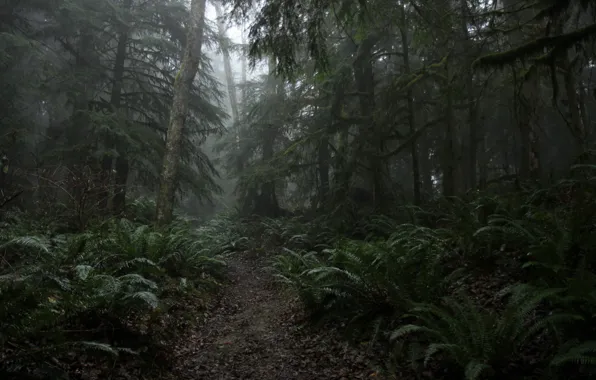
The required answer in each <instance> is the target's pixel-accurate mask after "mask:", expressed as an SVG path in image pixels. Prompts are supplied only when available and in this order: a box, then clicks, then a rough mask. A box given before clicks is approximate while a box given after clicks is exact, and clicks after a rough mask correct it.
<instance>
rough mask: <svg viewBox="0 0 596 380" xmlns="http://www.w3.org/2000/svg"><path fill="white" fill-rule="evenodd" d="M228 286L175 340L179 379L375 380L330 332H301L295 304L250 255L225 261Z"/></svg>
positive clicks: (363, 361) (360, 356)
mask: <svg viewBox="0 0 596 380" xmlns="http://www.w3.org/2000/svg"><path fill="white" fill-rule="evenodd" d="M229 265H230V273H229V276H230V278H231V284H229V285H228V286H227V287H226V288H225V289H223V291H222V292H223V293H222V295H221V299H220V301H219V304H218V305H217V306H216V307H215V308H214V309H213V310H212V311H211V312H210V315H209V316H208V317H207V319H206V321H205V323H204V324H203V325H202V326H201V327H199V328H197V329H195V331H193V332H192V333H190V334H189V335H188V336H186V337H184V338H183V339H181V343H180V347H179V349H178V350H177V351H178V352H177V355H178V363H177V365H176V366H177V367H178V370H177V372H179V374H178V375H179V377H180V378H183V379H213V380H232V379H258V380H273V379H275V380H283V379H292V380H294V379H296V380H307V379H308V380H311V379H338V380H348V379H349V380H352V379H365V378H379V377H378V376H375V375H376V374H375V373H374V372H373V370H372V369H371V367H370V365H369V364H370V361H369V358H367V356H366V355H365V354H364V352H362V351H360V352H359V351H358V350H355V349H353V348H350V347H349V346H348V345H347V344H345V343H343V342H342V341H341V340H340V339H339V338H338V336H337V335H336V334H335V333H333V332H331V331H318V332H317V331H314V330H313V329H311V328H308V327H304V328H301V325H302V323H301V320H302V319H303V317H302V313H301V311H300V307H299V306H298V304H297V302H296V301H295V300H291V297H288V295H287V294H282V292H281V291H280V290H279V289H278V288H277V287H276V286H274V283H273V279H272V276H271V275H270V274H269V273H268V272H267V271H266V270H265V269H263V267H264V266H265V265H266V262H265V260H263V259H262V258H259V257H256V256H255V255H254V254H250V255H247V254H242V255H237V256H236V257H234V258H232V259H230V262H229Z"/></svg>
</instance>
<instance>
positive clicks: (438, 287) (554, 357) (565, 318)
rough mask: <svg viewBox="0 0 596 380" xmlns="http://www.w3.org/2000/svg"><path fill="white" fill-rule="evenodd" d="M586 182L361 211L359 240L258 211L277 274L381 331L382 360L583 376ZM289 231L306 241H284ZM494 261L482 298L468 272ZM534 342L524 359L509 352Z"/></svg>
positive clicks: (589, 340) (594, 360) (588, 272)
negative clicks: (491, 281) (499, 276)
mask: <svg viewBox="0 0 596 380" xmlns="http://www.w3.org/2000/svg"><path fill="white" fill-rule="evenodd" d="M595 184H596V182H595V181H594V180H593V179H588V180H585V179H582V180H578V179H575V180H566V181H562V182H561V183H559V184H557V185H555V186H553V187H551V188H548V189H546V190H545V189H540V190H536V191H525V192H523V193H516V194H513V195H500V196H491V195H489V194H486V195H481V196H480V195H474V197H471V198H470V199H467V200H463V199H456V198H449V199H440V200H436V201H435V202H434V203H433V204H430V205H428V206H427V207H426V208H425V209H421V208H409V209H408V210H407V213H408V215H409V218H410V220H411V222H410V223H406V224H404V223H401V222H398V221H396V220H393V219H390V218H387V217H371V218H368V219H367V220H366V223H363V225H362V226H361V227H360V229H359V231H358V233H357V236H362V237H365V239H364V240H354V239H353V238H350V237H343V238H342V237H339V238H338V237H332V238H330V239H322V241H323V242H324V244H322V245H321V246H317V245H316V234H314V235H313V234H312V233H311V232H310V228H309V225H308V224H304V223H303V224H302V232H301V231H300V225H298V224H293V223H291V222H290V223H288V222H287V221H281V220H277V221H266V222H265V228H264V231H265V234H266V235H267V236H269V237H271V241H274V242H275V243H276V244H281V245H283V246H284V248H283V249H282V252H280V253H279V254H278V255H276V256H275V258H274V259H273V265H272V267H273V269H274V271H275V274H276V276H277V278H278V279H279V280H280V281H281V282H283V283H284V284H286V285H288V286H289V287H291V288H292V289H294V290H295V291H297V293H298V295H299V296H300V298H301V299H302V301H303V302H304V304H305V306H306V307H307V309H308V310H310V311H311V313H312V316H313V317H315V318H316V319H324V320H333V321H340V322H342V326H346V327H347V328H348V331H351V332H355V333H357V334H358V335H357V336H359V337H360V339H361V340H366V341H375V340H380V341H383V342H384V343H386V345H387V346H386V347H387V348H388V351H387V352H388V353H391V354H390V360H388V362H390V363H392V365H399V366H400V367H403V365H404V363H407V362H409V363H410V364H411V367H412V369H414V370H419V371H422V370H423V369H425V371H428V370H429V369H430V370H431V371H432V372H433V376H435V377H437V378H440V377H441V374H440V373H441V371H437V368H438V367H437V366H440V367H443V368H451V369H452V370H451V371H450V373H452V374H453V373H454V372H455V373H456V377H458V376H459V378H465V379H468V380H476V379H500V378H509V377H516V376H517V378H524V376H534V375H537V374H539V373H541V374H542V375H543V376H551V377H553V378H556V377H557V376H559V375H562V374H564V373H569V371H572V373H574V374H575V375H576V376H577V378H583V377H582V376H586V378H590V376H593V375H594V374H595V373H596V372H595V370H596V366H595V364H596V355H594V352H595V350H596V330H595V329H594V326H595V324H594V322H595V318H596V291H595V290H594V289H595V285H596V262H595V259H594V258H595V257H596V256H594V246H595V244H594V243H596V242H595V241H594V238H593V236H594V226H596V219H595V215H596V207H595V206H594V205H593V202H592V201H591V200H592V199H593V196H594V194H595V191H594V189H595V186H594V185H595ZM570 199H571V201H570ZM316 230H318V231H323V228H322V227H318V228H317V229H316ZM299 236H300V237H301V239H300V242H303V241H305V239H306V238H307V237H310V240H314V242H312V243H310V244H306V245H305V244H295V242H296V237H299ZM350 236H354V234H351V235H350ZM313 237H314V239H313ZM503 272H504V273H507V276H508V278H507V280H508V281H507V283H508V285H507V286H506V287H505V288H504V289H503V290H502V291H501V292H500V293H498V294H492V295H490V297H491V299H490V300H489V299H486V298H485V297H486V295H482V294H480V295H478V294H476V293H475V290H476V289H475V288H482V287H484V286H485V284H483V283H482V282H479V280H476V282H474V279H475V278H490V277H491V276H493V275H494V276H496V273H503ZM480 275H482V276H484V277H480ZM465 279H468V280H470V281H467V280H466V281H464V280H465ZM470 283H471V284H472V285H470ZM470 286H471V287H472V288H470ZM536 350H537V351H538V353H536V354H534V356H533V359H532V362H531V363H528V362H520V357H523V355H525V353H526V352H528V351H536ZM396 363H397V364H396ZM400 363H401V364H400ZM420 373H421V372H420ZM457 373H459V374H457Z"/></svg>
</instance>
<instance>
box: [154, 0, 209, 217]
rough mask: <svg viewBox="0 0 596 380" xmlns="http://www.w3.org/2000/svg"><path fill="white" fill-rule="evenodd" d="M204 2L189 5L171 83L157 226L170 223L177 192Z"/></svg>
mask: <svg viewBox="0 0 596 380" xmlns="http://www.w3.org/2000/svg"><path fill="white" fill-rule="evenodd" d="M205 3H206V0H192V2H191V5H190V27H189V29H188V37H187V41H186V48H185V50H184V57H183V58H182V67H181V68H180V71H179V72H178V75H177V76H176V80H175V82H174V99H173V101H172V109H171V112H170V123H169V125H168V134H167V137H166V150H165V154H164V158H163V167H162V171H161V178H160V183H159V193H158V197H157V210H156V215H157V224H158V225H164V224H167V223H169V222H170V221H171V220H172V214H173V211H174V196H175V193H176V188H177V185H178V183H177V177H178V169H179V166H180V155H181V152H180V150H181V148H182V138H183V133H184V122H185V120H186V116H187V113H188V108H189V105H188V103H189V98H190V92H191V90H192V84H193V81H194V79H195V76H196V74H197V71H198V67H199V58H200V56H201V48H202V44H203V34H204V26H205Z"/></svg>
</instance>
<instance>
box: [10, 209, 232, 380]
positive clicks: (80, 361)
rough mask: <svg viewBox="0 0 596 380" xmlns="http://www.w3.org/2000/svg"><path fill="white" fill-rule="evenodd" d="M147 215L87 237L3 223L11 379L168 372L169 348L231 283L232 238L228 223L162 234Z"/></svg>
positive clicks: (21, 219) (15, 219)
mask: <svg viewBox="0 0 596 380" xmlns="http://www.w3.org/2000/svg"><path fill="white" fill-rule="evenodd" d="M135 206H139V207H136V208H135ZM142 206H143V204H142V202H137V203H134V204H133V206H132V207H131V209H132V211H131V215H130V217H131V219H126V218H121V219H108V220H104V221H101V222H97V223H95V224H93V225H91V226H89V228H87V229H86V230H85V231H84V232H63V231H62V232H58V231H57V229H59V228H58V227H59V226H57V225H56V224H52V223H51V222H50V221H49V220H40V221H39V222H35V220H36V219H34V218H32V217H31V216H29V215H25V214H23V213H13V214H10V215H7V216H6V217H5V218H4V220H3V224H2V228H1V229H0V254H1V255H2V256H1V264H0V271H1V272H0V300H1V302H0V348H1V350H0V368H1V370H0V371H1V373H2V375H1V377H2V378H53V379H57V378H66V377H65V376H67V375H68V374H70V375H73V374H77V373H78V374H79V375H80V374H83V375H85V376H91V377H93V373H95V377H96V378H103V377H102V376H107V374H108V373H112V374H114V373H116V372H114V368H116V367H118V366H120V365H121V364H122V363H127V365H129V366H130V365H133V364H134V365H133V367H134V366H136V367H143V366H144V367H147V366H154V367H157V368H159V367H160V366H161V367H162V368H164V366H166V368H167V365H168V364H169V363H168V360H167V355H168V354H166V352H167V344H168V341H169V340H171V339H172V338H173V337H174V336H175V333H176V332H179V331H180V330H181V329H182V328H183V327H184V326H185V320H186V321H188V322H193V323H194V319H193V318H192V316H193V315H194V314H196V312H198V311H201V310H202V306H204V303H205V302H206V301H207V300H208V299H209V294H211V293H212V292H213V291H214V290H216V289H217V288H218V287H219V286H220V285H221V283H222V281H223V280H224V278H223V269H224V267H225V265H226V264H225V262H224V260H223V259H224V256H225V254H226V252H229V250H230V249H231V248H232V247H231V246H230V245H229V244H230V242H232V241H233V237H232V235H231V234H233V230H232V229H231V227H230V226H231V224H230V223H229V221H228V220H227V219H225V218H224V217H221V218H220V219H217V220H214V221H212V222H211V223H208V224H206V225H203V226H201V227H200V228H197V227H196V226H195V225H194V223H192V222H191V221H188V220H183V219H180V218H179V219H178V220H177V221H175V222H174V223H172V224H171V225H169V226H168V227H166V228H162V229H157V228H155V227H153V226H152V225H149V224H144V223H141V222H135V221H134V219H142V218H143V215H142V211H143V207H142ZM134 211H138V212H136V213H135V212H134ZM134 214H137V215H136V216H135V215H134ZM226 221H227V223H228V224H229V225H226V228H225V229H222V228H221V224H222V223H224V224H225V223H226ZM131 363H133V364H131ZM102 370H105V371H108V372H102ZM90 371H91V372H90Z"/></svg>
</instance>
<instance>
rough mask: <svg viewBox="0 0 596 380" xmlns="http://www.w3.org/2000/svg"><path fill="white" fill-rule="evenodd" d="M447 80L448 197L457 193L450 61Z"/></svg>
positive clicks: (445, 170)
mask: <svg viewBox="0 0 596 380" xmlns="http://www.w3.org/2000/svg"><path fill="white" fill-rule="evenodd" d="M445 66H446V70H445V71H446V75H445V76H446V78H447V81H446V83H445V84H444V91H445V97H446V100H447V104H446V109H445V117H446V119H447V120H446V128H445V143H444V148H443V160H444V162H443V181H442V183H443V195H444V196H446V197H449V196H454V195H455V173H456V168H455V165H456V162H455V145H456V143H455V141H456V137H455V120H454V115H453V90H452V88H451V69H450V67H449V66H450V62H448V63H446V64H445Z"/></svg>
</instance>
